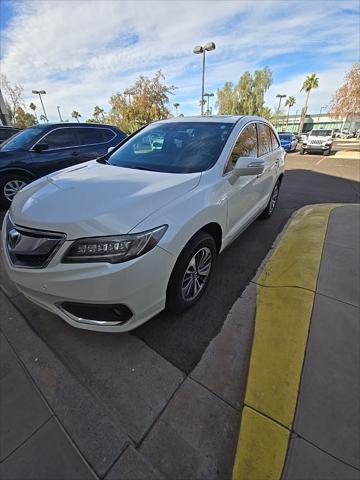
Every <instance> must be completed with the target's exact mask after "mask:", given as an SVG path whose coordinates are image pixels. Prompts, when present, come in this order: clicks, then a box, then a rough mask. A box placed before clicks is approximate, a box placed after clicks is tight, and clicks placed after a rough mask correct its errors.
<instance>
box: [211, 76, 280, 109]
mask: <svg viewBox="0 0 360 480" xmlns="http://www.w3.org/2000/svg"><path fill="white" fill-rule="evenodd" d="M271 84H272V73H271V70H270V68H269V67H265V68H263V69H262V70H255V72H254V74H253V75H251V73H250V72H245V73H244V74H243V75H242V76H241V77H240V79H239V82H238V83H237V85H236V86H234V84H233V83H232V82H226V83H225V85H224V87H223V88H220V89H218V91H217V103H216V104H217V107H218V113H219V114H223V115H224V114H225V115H226V114H228V115H261V116H264V115H266V116H267V117H268V116H269V115H270V110H269V109H268V108H267V107H265V105H264V104H265V93H266V91H267V90H268V89H269V87H270V85H271Z"/></svg>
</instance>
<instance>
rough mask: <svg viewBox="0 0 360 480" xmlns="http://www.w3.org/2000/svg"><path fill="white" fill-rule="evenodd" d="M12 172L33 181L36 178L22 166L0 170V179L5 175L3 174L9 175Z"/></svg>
mask: <svg viewBox="0 0 360 480" xmlns="http://www.w3.org/2000/svg"><path fill="white" fill-rule="evenodd" d="M13 173H18V174H20V175H24V177H27V178H28V179H29V180H31V181H33V180H35V179H36V177H35V176H34V175H33V174H32V173H30V172H29V171H28V170H23V169H22V168H16V167H15V168H8V169H6V170H0V179H1V178H2V177H5V175H11V174H13Z"/></svg>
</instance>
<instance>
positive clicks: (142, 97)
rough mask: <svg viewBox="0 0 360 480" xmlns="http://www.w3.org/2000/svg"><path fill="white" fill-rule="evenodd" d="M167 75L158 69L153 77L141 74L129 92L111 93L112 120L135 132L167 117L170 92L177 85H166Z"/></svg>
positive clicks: (110, 119) (110, 116) (129, 131)
mask: <svg viewBox="0 0 360 480" xmlns="http://www.w3.org/2000/svg"><path fill="white" fill-rule="evenodd" d="M164 79H165V77H164V76H163V74H162V72H161V70H159V71H158V72H156V73H155V75H154V77H153V78H147V77H144V76H140V77H139V78H138V80H136V82H135V84H134V85H133V86H132V87H131V88H129V89H127V90H126V92H124V93H116V94H114V95H112V96H111V98H110V105H111V111H110V114H109V117H108V119H109V123H112V124H113V125H116V126H118V127H119V128H121V129H122V130H123V131H124V132H126V133H132V132H134V131H135V130H137V129H138V128H140V127H142V126H143V125H147V124H148V123H150V122H153V121H155V120H161V119H164V118H168V117H169V116H170V111H169V109H168V103H169V95H170V94H173V93H174V91H175V89H176V87H174V86H173V85H171V86H167V85H165V84H164V83H163V80H164Z"/></svg>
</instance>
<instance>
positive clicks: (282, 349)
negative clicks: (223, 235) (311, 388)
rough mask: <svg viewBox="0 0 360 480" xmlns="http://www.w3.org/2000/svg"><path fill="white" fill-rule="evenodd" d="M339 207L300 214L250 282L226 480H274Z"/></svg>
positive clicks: (311, 208)
mask: <svg viewBox="0 0 360 480" xmlns="http://www.w3.org/2000/svg"><path fill="white" fill-rule="evenodd" d="M340 206H343V205H342V204H323V205H310V206H307V207H304V208H302V209H300V210H299V211H298V212H297V213H296V214H295V215H294V216H293V218H292V219H291V221H290V222H289V224H288V227H287V229H286V231H285V233H284V235H283V236H282V238H281V240H280V242H279V244H278V245H277V247H276V248H275V250H274V253H273V254H272V256H271V258H270V259H269V261H268V262H267V263H266V264H265V267H264V269H263V271H262V272H261V274H260V275H259V277H258V279H257V281H256V282H257V284H258V285H257V299H256V318H255V331H254V338H253V345H252V350H251V359H250V367H249V375H248V381H247V387H246V394H245V406H244V409H243V414H242V420H241V430H240V435H239V441H238V447H237V452H236V458H235V463H234V468H233V480H242V479H243V480H267V479H269V480H270V479H271V480H277V479H279V478H280V476H281V472H282V469H283V466H284V462H285V458H286V450H287V444H288V438H289V434H290V430H291V427H292V423H293V420H294V415H295V409H296V402H297V397H298V390H299V385H300V379H301V371H302V366H303V362H304V355H305V348H306V343H307V337H308V332H309V325H310V319H311V314H312V308H313V303H314V298H315V289H316V283H317V278H318V274H319V269H320V261H321V255H322V250H323V245H324V240H325V235H326V230H327V225H328V220H329V215H330V212H331V210H332V209H334V208H336V207H340ZM284 445H285V446H284ZM266 452H269V454H267V453H266Z"/></svg>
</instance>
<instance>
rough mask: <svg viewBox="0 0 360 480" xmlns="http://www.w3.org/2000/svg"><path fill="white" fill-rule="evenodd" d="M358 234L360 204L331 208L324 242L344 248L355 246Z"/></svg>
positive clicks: (359, 229)
mask: <svg viewBox="0 0 360 480" xmlns="http://www.w3.org/2000/svg"><path fill="white" fill-rule="evenodd" d="M359 235H360V206H359V205H347V206H346V207H338V208H334V210H332V212H331V214H330V217H329V223H328V228H327V232H326V237H325V243H333V244H334V245H339V246H341V247H345V248H356V247H358V245H359Z"/></svg>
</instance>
